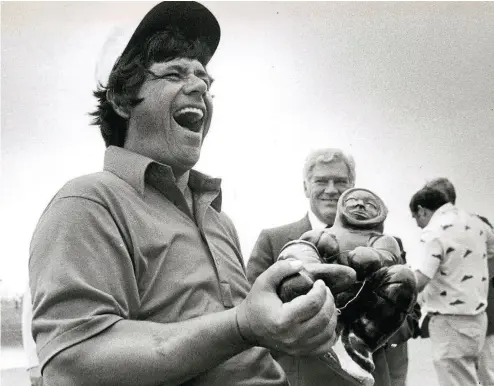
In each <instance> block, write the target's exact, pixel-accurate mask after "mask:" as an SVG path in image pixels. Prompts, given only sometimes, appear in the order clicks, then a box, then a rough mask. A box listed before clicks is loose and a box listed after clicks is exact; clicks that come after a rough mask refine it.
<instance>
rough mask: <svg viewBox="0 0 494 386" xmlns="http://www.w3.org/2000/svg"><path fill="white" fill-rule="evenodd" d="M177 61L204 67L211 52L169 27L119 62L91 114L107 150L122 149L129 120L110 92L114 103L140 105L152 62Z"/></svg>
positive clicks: (98, 91)
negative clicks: (119, 109)
mask: <svg viewBox="0 0 494 386" xmlns="http://www.w3.org/2000/svg"><path fill="white" fill-rule="evenodd" d="M176 58H187V59H196V60H198V61H199V62H200V63H201V64H203V65H204V66H205V63H207V62H208V61H209V59H210V58H211V50H210V49H209V47H208V46H207V45H206V44H205V43H204V42H202V41H200V40H194V41H189V40H187V39H186V38H185V36H184V34H183V33H182V32H180V31H179V30H178V29H177V28H173V27H172V28H168V29H166V30H163V31H159V32H157V33H155V34H153V35H151V36H150V37H149V38H148V39H147V41H146V43H145V44H144V46H143V47H136V48H133V49H131V50H130V51H129V52H128V53H127V54H126V55H125V56H124V57H121V58H119V59H117V61H116V63H115V65H114V67H113V69H112V71H111V73H110V77H109V79H108V84H107V86H106V87H104V86H103V85H101V84H99V85H98V86H97V89H96V90H95V91H94V92H93V95H94V96H95V97H96V99H97V100H98V104H97V107H96V110H95V111H93V112H91V113H90V115H91V116H93V117H94V119H93V121H92V122H91V123H92V124H93V125H97V126H99V127H100V131H101V135H102V137H103V139H104V141H105V145H106V147H108V146H110V145H113V146H119V147H122V146H123V145H124V142H125V137H126V135H127V126H128V121H127V119H125V118H123V117H121V116H120V115H118V114H117V113H116V112H115V110H114V109H113V106H112V104H111V103H110V101H108V99H107V91H108V90H111V92H112V93H113V95H114V97H115V102H116V103H117V104H118V105H119V106H122V107H124V108H131V107H134V106H137V105H138V104H139V103H140V102H142V99H139V98H137V95H138V94H139V90H140V89H141V86H142V85H143V83H144V81H145V80H146V76H147V73H146V70H148V69H149V68H150V67H151V65H152V64H153V63H159V62H166V61H169V60H173V59H176Z"/></svg>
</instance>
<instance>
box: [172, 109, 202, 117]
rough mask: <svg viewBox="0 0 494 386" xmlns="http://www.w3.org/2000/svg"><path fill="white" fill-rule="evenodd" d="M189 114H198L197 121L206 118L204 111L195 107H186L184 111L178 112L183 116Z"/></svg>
mask: <svg viewBox="0 0 494 386" xmlns="http://www.w3.org/2000/svg"><path fill="white" fill-rule="evenodd" d="M188 113H189V114H190V113H192V114H197V115H198V117H197V119H201V118H202V117H203V116H204V113H203V112H202V110H201V109H198V108H195V107H184V108H183V109H180V110H178V111H177V113H176V114H177V115H182V114H188Z"/></svg>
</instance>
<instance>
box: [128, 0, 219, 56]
mask: <svg viewBox="0 0 494 386" xmlns="http://www.w3.org/2000/svg"><path fill="white" fill-rule="evenodd" d="M170 26H173V27H176V28H178V29H179V30H180V31H181V32H182V33H183V34H184V35H185V37H186V38H187V39H188V40H196V39H200V40H201V41H202V42H204V43H205V44H206V45H207V46H208V47H209V49H210V50H211V56H213V54H214V52H215V51H216V48H217V47H218V43H219V41H220V35H221V31H220V25H219V24H218V21H217V20H216V18H215V17H214V15H213V14H212V13H211V11H209V9H207V8H206V7H205V6H204V5H202V4H200V3H197V2H195V1H163V2H161V3H159V4H157V5H155V6H154V7H153V8H152V9H151V10H150V11H149V12H148V13H147V14H146V16H144V18H143V19H142V20H141V22H140V23H139V25H138V26H137V28H136V30H135V31H134V33H133V34H132V37H131V38H130V40H129V42H128V43H127V46H126V47H125V49H124V50H123V51H122V54H121V55H120V57H121V58H123V57H126V56H127V54H128V53H129V52H130V51H134V50H139V48H142V47H143V45H144V44H145V42H146V40H147V38H148V37H150V36H151V35H153V34H154V33H156V32H159V31H162V30H163V29H165V28H167V27H170ZM210 59H211V58H209V59H208V61H209V60H210Z"/></svg>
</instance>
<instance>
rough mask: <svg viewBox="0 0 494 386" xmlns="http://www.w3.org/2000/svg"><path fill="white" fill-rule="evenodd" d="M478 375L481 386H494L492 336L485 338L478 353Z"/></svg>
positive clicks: (493, 340)
mask: <svg viewBox="0 0 494 386" xmlns="http://www.w3.org/2000/svg"><path fill="white" fill-rule="evenodd" d="M478 374H479V379H480V384H481V385H482V386H492V385H494V335H488V336H487V337H486V338H485V343H484V347H483V348H482V351H481V352H480V360H479V372H478Z"/></svg>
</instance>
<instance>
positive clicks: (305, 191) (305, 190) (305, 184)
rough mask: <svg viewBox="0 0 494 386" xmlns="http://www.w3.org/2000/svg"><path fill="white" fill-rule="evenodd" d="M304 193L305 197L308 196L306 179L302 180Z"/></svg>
mask: <svg viewBox="0 0 494 386" xmlns="http://www.w3.org/2000/svg"><path fill="white" fill-rule="evenodd" d="M304 193H305V197H307V198H310V195H309V188H308V187H307V181H306V180H304Z"/></svg>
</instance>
